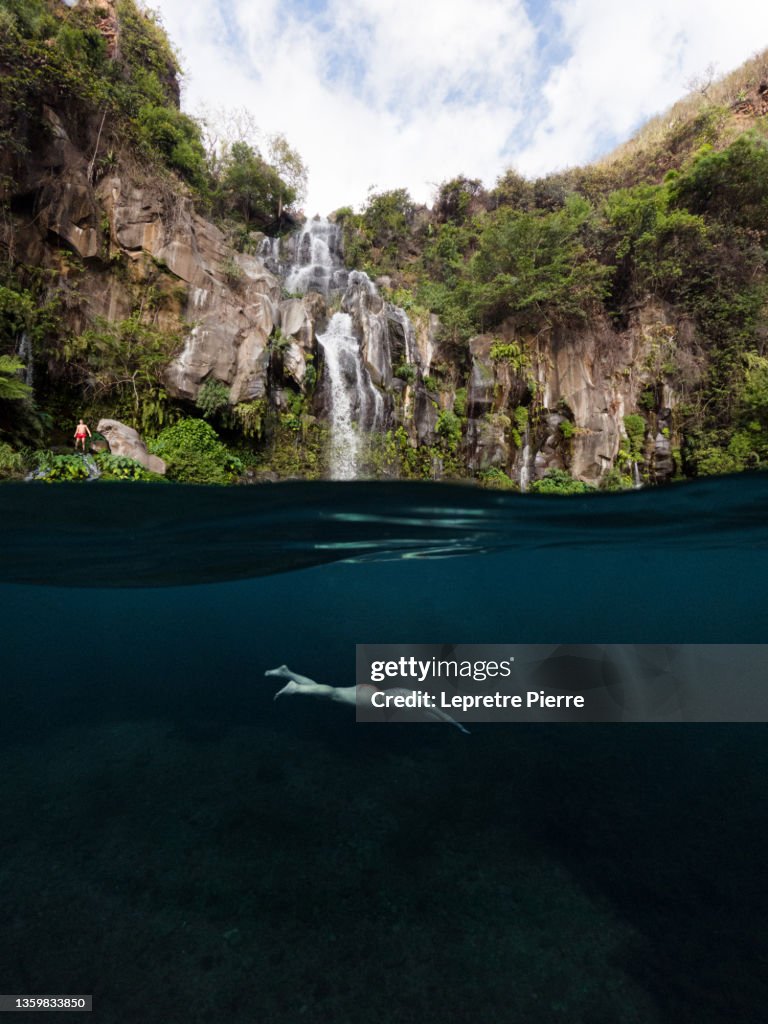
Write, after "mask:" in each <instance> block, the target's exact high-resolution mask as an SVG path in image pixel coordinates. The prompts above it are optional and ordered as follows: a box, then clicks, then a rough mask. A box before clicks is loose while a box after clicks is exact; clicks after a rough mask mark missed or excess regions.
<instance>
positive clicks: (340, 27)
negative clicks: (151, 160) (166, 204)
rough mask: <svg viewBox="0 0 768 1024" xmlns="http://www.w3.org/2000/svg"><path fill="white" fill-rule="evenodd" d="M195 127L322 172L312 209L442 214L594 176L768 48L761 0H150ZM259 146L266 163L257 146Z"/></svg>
mask: <svg viewBox="0 0 768 1024" xmlns="http://www.w3.org/2000/svg"><path fill="white" fill-rule="evenodd" d="M151 6H152V7H154V9H155V10H157V11H158V12H159V13H160V15H161V18H162V21H163V23H164V25H165V27H166V29H167V30H168V33H169V35H170V37H171V40H172V41H173V43H174V45H175V46H176V47H177V48H178V49H179V50H180V52H181V56H182V63H183V66H184V68H185V70H186V74H185V79H184V86H183V98H182V105H183V107H184V109H185V110H186V111H188V112H189V113H191V114H200V113H207V114H208V116H210V115H211V112H212V111H221V110H230V111H236V110H242V109H246V110H247V111H248V112H249V114H250V115H251V118H252V120H253V122H254V123H255V124H256V125H258V128H259V129H260V130H261V132H262V133H263V137H264V138H266V137H268V136H269V135H270V134H273V133H276V132H282V133H283V134H284V135H285V136H286V137H287V139H288V141H289V143H290V144H291V146H293V147H294V148H295V149H296V150H298V152H299V153H300V154H301V156H302V158H303V159H304V161H305V163H306V164H307V165H308V167H309V189H308V195H307V201H306V202H305V203H304V211H305V213H307V215H309V216H313V215H314V214H315V213H320V214H328V213H330V212H332V211H333V210H335V209H337V208H339V207H341V206H353V207H354V208H355V209H357V210H359V209H360V208H361V207H362V206H363V205H364V204H365V201H366V196H367V194H368V192H369V189H371V188H373V189H374V190H375V191H376V192H380V191H383V190H388V189H394V188H407V189H408V190H409V192H410V193H411V196H412V197H413V199H414V200H415V201H417V202H420V203H430V202H431V200H432V197H433V196H434V193H435V190H436V186H437V185H439V184H440V182H443V181H447V180H449V179H450V178H453V177H456V176H457V175H459V174H463V175H466V176H467V177H469V178H479V179H481V180H482V181H483V182H484V183H485V184H486V185H487V186H492V185H493V183H494V182H495V181H496V179H497V178H498V177H499V175H501V174H503V173H504V171H505V170H507V169H508V168H510V167H513V168H515V169H516V170H517V171H519V172H520V173H522V174H524V175H526V176H529V177H536V176H538V175H542V174H546V173H549V172H551V171H556V170H561V169H563V168H566V167H572V166H577V165H579V164H584V163H587V162H589V161H591V160H593V159H595V158H596V157H598V156H600V155H601V154H603V153H606V152H609V151H610V150H611V149H613V148H614V147H615V146H616V145H617V144H618V143H620V142H623V141H624V140H625V139H627V138H629V137H630V136H631V135H632V134H633V132H634V131H635V130H636V129H637V128H638V127H639V126H640V125H641V124H642V123H643V122H644V121H646V120H647V119H648V118H649V117H652V116H653V115H655V114H657V113H660V112H661V111H663V110H664V109H665V108H667V107H668V106H670V105H671V104H672V103H673V102H675V100H677V99H679V98H680V97H681V96H683V95H685V93H686V92H688V91H689V86H690V83H691V81H692V80H693V79H696V78H701V77H702V76H704V75H705V74H706V69H707V68H708V67H709V66H710V65H715V69H716V74H717V75H718V76H719V75H720V74H724V73H726V72H728V71H731V70H733V69H734V68H736V67H738V66H739V65H740V64H741V63H743V61H745V60H747V59H748V58H749V57H751V56H752V55H753V54H754V53H755V52H757V51H759V50H761V49H763V48H764V47H766V46H768V4H766V3H765V2H764V0H727V2H725V0H719V2H716V3H708V2H706V0H704V2H702V0H257V2H253V0H154V2H151ZM262 148H263V149H266V147H265V146H264V144H263V142H262Z"/></svg>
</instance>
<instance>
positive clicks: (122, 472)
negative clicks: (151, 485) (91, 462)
mask: <svg viewBox="0 0 768 1024" xmlns="http://www.w3.org/2000/svg"><path fill="white" fill-rule="evenodd" d="M96 465H97V466H98V467H99V469H100V470H101V475H102V477H103V478H104V479H105V480H161V479H162V477H160V476H158V475H157V473H150V472H149V470H147V469H145V468H144V466H142V464H141V463H140V462H137V461H136V460H135V459H129V458H128V457H127V456H126V455H112V454H110V452H99V454H98V455H97V456H96Z"/></svg>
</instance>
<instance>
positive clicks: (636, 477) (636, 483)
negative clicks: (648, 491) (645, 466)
mask: <svg viewBox="0 0 768 1024" xmlns="http://www.w3.org/2000/svg"><path fill="white" fill-rule="evenodd" d="M642 486H643V480H642V477H641V476H640V467H639V466H638V464H637V459H633V460H632V487H633V488H634V489H635V490H636V491H639V490H640V488H641V487H642Z"/></svg>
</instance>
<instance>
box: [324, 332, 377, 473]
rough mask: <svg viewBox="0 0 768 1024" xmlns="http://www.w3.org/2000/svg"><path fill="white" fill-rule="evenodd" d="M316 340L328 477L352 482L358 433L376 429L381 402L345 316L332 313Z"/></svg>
mask: <svg viewBox="0 0 768 1024" xmlns="http://www.w3.org/2000/svg"><path fill="white" fill-rule="evenodd" d="M317 340H318V342H319V344H320V347H321V348H322V350H323V354H324V357H325V369H326V373H327V375H328V388H329V397H330V418H331V465H330V470H331V477H332V479H334V480H354V479H355V477H356V476H357V474H358V470H359V462H360V455H361V441H362V437H361V434H362V432H366V431H374V430H377V429H378V428H379V427H380V426H381V424H382V421H383V414H384V400H383V398H382V396H381V393H380V392H379V390H378V389H377V388H375V387H374V386H373V384H372V383H371V378H370V375H369V373H368V371H367V370H366V368H365V364H364V363H363V358H362V354H361V352H360V344H359V342H358V340H357V338H356V337H355V335H354V332H353V330H352V317H351V316H350V315H349V313H335V314H334V315H333V316H332V317H331V322H330V323H329V324H328V330H327V331H326V332H325V333H324V334H319V335H318V337H317Z"/></svg>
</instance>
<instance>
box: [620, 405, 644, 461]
mask: <svg viewBox="0 0 768 1024" xmlns="http://www.w3.org/2000/svg"><path fill="white" fill-rule="evenodd" d="M624 429H625V430H626V432H627V438H628V439H629V457H630V459H639V458H641V457H642V454H643V442H644V440H645V420H644V419H643V417H642V416H638V415H637V414H636V413H631V414H630V415H629V416H625V417H624Z"/></svg>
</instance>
